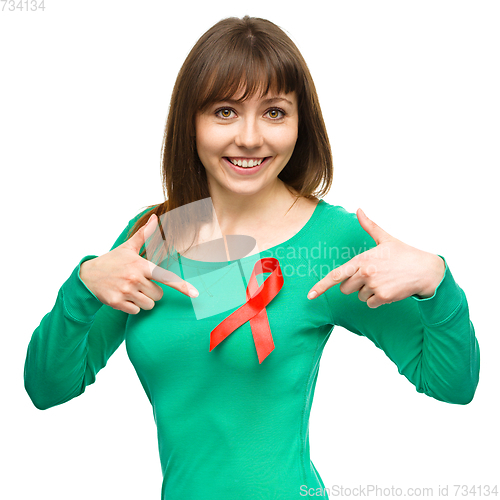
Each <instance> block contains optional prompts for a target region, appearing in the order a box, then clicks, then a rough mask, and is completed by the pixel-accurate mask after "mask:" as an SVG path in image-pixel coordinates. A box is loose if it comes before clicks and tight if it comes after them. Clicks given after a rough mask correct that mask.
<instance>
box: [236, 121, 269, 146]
mask: <svg viewBox="0 0 500 500" xmlns="http://www.w3.org/2000/svg"><path fill="white" fill-rule="evenodd" d="M238 125H239V127H238V131H237V133H236V137H235V139H234V143H235V144H236V145H237V146H238V147H241V148H245V149H256V148H259V147H261V146H262V145H263V144H264V137H263V135H262V133H261V130H260V127H259V124H258V122H257V119H256V118H254V117H249V118H246V119H245V120H241V121H240V123H239V124H238Z"/></svg>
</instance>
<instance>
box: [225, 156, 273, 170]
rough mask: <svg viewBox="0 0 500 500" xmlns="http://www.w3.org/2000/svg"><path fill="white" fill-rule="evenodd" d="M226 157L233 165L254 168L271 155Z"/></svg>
mask: <svg viewBox="0 0 500 500" xmlns="http://www.w3.org/2000/svg"><path fill="white" fill-rule="evenodd" d="M224 158H225V159H226V160H228V161H230V162H231V163H232V164H233V165H236V166H237V167H242V168H252V167H258V166H259V165H260V164H261V163H262V162H264V161H265V160H266V159H267V158H270V157H269V156H265V157H264V158H238V157H229V156H224Z"/></svg>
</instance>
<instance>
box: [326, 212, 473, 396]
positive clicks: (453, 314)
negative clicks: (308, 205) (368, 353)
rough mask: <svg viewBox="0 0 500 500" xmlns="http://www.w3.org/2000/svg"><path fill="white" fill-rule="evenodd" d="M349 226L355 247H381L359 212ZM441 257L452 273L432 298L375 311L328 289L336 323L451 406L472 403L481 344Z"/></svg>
mask: <svg viewBox="0 0 500 500" xmlns="http://www.w3.org/2000/svg"><path fill="white" fill-rule="evenodd" d="M353 218H354V220H353ZM347 226H348V227H349V228H350V231H349V233H350V234H349V240H350V242H351V245H352V247H351V248H362V242H363V241H364V242H365V243H366V241H367V240H368V241H369V242H370V244H369V245H368V247H367V248H364V249H363V250H362V251H365V250H366V249H369V248H371V247H373V246H375V245H376V244H375V241H374V240H373V239H372V238H371V237H370V236H369V235H368V234H367V233H366V232H365V231H364V230H363V228H362V227H361V225H360V224H359V222H358V220H357V217H356V215H355V214H349V218H348V223H347ZM352 257H354V255H352V256H351V257H350V258H352ZM439 257H441V258H442V259H443V260H444V262H445V265H446V269H445V273H444V276H443V278H442V280H441V282H440V283H439V285H438V286H437V287H436V290H435V292H434V294H433V295H432V297H428V298H419V297H418V296H416V295H414V296H411V297H408V298H406V299H404V300H400V301H397V302H393V303H391V304H384V305H382V306H379V307H377V308H370V307H368V305H367V304H366V302H363V301H361V300H359V298H358V294H357V293H356V292H354V293H351V294H343V293H342V292H341V291H340V289H339V286H335V287H332V288H331V289H329V290H328V292H329V294H328V296H327V300H328V302H329V304H330V310H331V311H332V324H334V325H339V326H342V327H344V328H346V329H347V330H349V331H351V332H353V333H356V334H357V335H361V336H364V337H366V338H368V339H370V340H371V341H372V342H373V343H374V344H375V345H376V346H377V347H378V348H380V349H382V350H383V351H384V352H385V354H386V355H387V356H388V357H389V359H391V360H392V361H393V362H394V363H395V364H396V366H397V368H398V371H399V373H400V374H401V375H404V376H405V377H406V378H407V379H408V380H409V381H410V382H411V383H412V384H413V385H414V386H415V388H416V390H417V391H418V392H421V393H425V394H427V395H428V396H430V397H432V398H434V399H437V400H439V401H444V402H447V403H454V404H468V403H470V402H471V401H472V399H473V397H474V393H475V390H476V387H477V384H478V382H479V366H480V355H479V344H478V341H477V339H476V336H475V331H474V326H473V324H472V322H471V320H470V317H469V307H468V303H467V298H466V296H465V293H464V291H463V290H462V289H461V288H460V287H459V286H458V284H457V283H456V281H455V279H454V278H453V275H452V274H451V271H450V268H449V267H448V263H447V262H446V260H445V259H444V257H443V256H441V255H440V256H439ZM348 260H349V259H346V260H345V262H347V261H348ZM342 263H343V262H339V263H338V265H341V264H342ZM334 267H338V266H337V263H336V265H335V266H334Z"/></svg>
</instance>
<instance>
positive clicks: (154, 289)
mask: <svg viewBox="0 0 500 500" xmlns="http://www.w3.org/2000/svg"><path fill="white" fill-rule="evenodd" d="M138 290H139V292H142V293H143V294H144V295H146V296H147V297H149V298H150V299H151V300H153V301H154V302H157V301H158V300H161V299H162V297H163V289H162V288H161V287H160V286H158V285H157V284H156V283H154V282H153V281H150V280H148V279H146V278H144V279H143V280H141V282H140V284H139V287H138Z"/></svg>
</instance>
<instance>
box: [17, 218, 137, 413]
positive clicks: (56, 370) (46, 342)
mask: <svg viewBox="0 0 500 500" xmlns="http://www.w3.org/2000/svg"><path fill="white" fill-rule="evenodd" d="M140 215H142V214H139V215H138V216H137V217H135V218H134V219H132V220H131V221H130V222H129V224H128V225H127V227H126V228H125V229H124V230H123V231H122V233H121V234H120V236H119V237H118V239H117V240H116V241H115V243H114V244H113V246H112V247H111V249H110V251H111V250H113V249H114V248H116V247H117V246H119V245H121V244H122V243H124V242H125V240H126V237H127V234H128V231H129V229H130V227H131V224H132V222H134V221H135V220H136V219H138V218H139V216H140ZM96 257H97V255H87V256H85V257H83V258H82V259H81V260H80V262H79V263H78V265H77V266H76V267H75V269H74V270H73V272H72V273H71V275H70V276H69V278H68V279H67V280H66V281H65V282H64V284H63V285H62V286H61V288H60V289H59V292H58V294H57V298H56V301H55V304H54V307H53V308H52V310H51V311H50V312H49V313H47V314H46V315H45V316H44V317H43V318H42V320H41V322H40V325H39V326H38V327H37V328H36V329H35V331H34V332H33V334H32V336H31V340H30V342H29V345H28V350H27V354H26V360H25V364H24V386H25V389H26V392H27V393H28V395H29V397H30V398H31V401H32V402H33V404H34V405H35V406H36V407H37V408H38V409H40V410H45V409H48V408H51V407H53V406H57V405H60V404H63V403H65V402H67V401H69V400H70V399H73V398H75V397H77V396H79V395H80V394H83V393H84V392H85V388H86V387H87V386H89V385H91V384H93V383H94V382H95V379H96V375H97V373H98V372H99V370H101V369H102V368H103V367H104V366H106V363H107V361H108V359H109V357H110V356H111V355H112V354H113V353H114V352H115V351H116V349H117V348H118V347H119V346H120V344H121V343H122V342H123V340H124V335H125V325H126V321H127V317H128V314H127V313H125V312H123V311H120V310H117V309H113V308H112V307H110V306H107V305H105V304H103V303H102V302H101V301H100V300H99V299H98V298H97V297H96V296H95V295H94V294H93V293H92V292H91V291H90V289H88V288H87V286H86V285H85V283H84V282H83V281H82V280H81V278H80V266H81V265H82V263H83V262H85V261H86V260H89V259H93V258H96Z"/></svg>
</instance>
